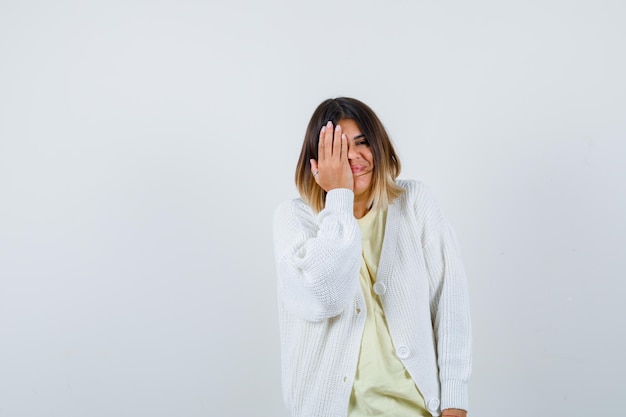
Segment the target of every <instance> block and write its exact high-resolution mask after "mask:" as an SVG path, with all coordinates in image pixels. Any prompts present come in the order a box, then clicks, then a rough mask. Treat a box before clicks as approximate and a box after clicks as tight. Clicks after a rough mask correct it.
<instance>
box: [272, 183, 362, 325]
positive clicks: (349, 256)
mask: <svg viewBox="0 0 626 417" xmlns="http://www.w3.org/2000/svg"><path fill="white" fill-rule="evenodd" d="M353 204H354V194H353V192H352V191H351V190H349V189H334V190H331V191H330V192H328V194H327V195H326V205H325V208H324V209H323V210H322V211H321V212H320V213H319V214H317V215H314V214H313V213H312V211H311V210H310V208H309V207H308V206H306V205H305V204H304V203H302V201H300V200H293V201H290V202H286V203H283V204H281V205H280V206H279V207H278V208H277V209H276V211H275V213H274V252H275V258H276V266H277V272H278V292H279V299H280V300H281V301H282V302H283V305H284V307H285V308H286V309H287V310H289V311H290V312H291V313H292V314H295V315H296V316H298V317H300V318H302V319H304V320H308V321H321V320H324V319H327V318H330V317H334V316H336V315H338V314H339V313H340V312H341V311H343V309H344V308H345V307H346V306H347V305H348V304H349V302H350V301H351V300H352V298H353V296H354V294H355V292H356V291H357V289H358V286H359V281H358V271H359V268H360V265H361V258H360V255H361V234H360V230H359V226H358V223H357V221H356V219H355V218H354V214H353Z"/></svg>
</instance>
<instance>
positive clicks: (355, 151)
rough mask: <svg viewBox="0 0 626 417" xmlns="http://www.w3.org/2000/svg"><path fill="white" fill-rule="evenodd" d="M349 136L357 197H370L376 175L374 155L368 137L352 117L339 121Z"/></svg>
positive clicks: (349, 149) (349, 154)
mask: <svg viewBox="0 0 626 417" xmlns="http://www.w3.org/2000/svg"><path fill="white" fill-rule="evenodd" d="M337 124H338V125H339V126H341V130H342V131H343V133H344V134H345V135H346V136H347V137H348V162H350V168H351V169H352V176H353V177H354V195H355V197H364V198H366V197H369V193H370V191H371V188H372V178H373V175H374V155H372V150H371V149H370V146H369V142H368V141H367V138H366V137H365V136H364V135H363V133H362V132H361V129H360V128H359V126H358V125H357V124H356V122H355V121H354V120H352V119H341V120H340V121H339V122H338V123H337Z"/></svg>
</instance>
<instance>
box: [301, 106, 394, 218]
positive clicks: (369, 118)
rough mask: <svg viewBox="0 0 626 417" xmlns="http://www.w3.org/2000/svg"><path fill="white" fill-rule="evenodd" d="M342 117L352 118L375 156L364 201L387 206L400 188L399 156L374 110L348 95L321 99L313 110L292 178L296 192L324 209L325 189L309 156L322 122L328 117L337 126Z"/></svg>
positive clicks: (315, 207)
mask: <svg viewBox="0 0 626 417" xmlns="http://www.w3.org/2000/svg"><path fill="white" fill-rule="evenodd" d="M342 119H352V120H354V122H355V123H356V124H357V125H358V126H359V128H360V129H361V132H362V133H363V134H364V135H365V138H366V139H367V141H368V142H369V146H370V149H371V152H372V156H373V158H374V171H373V175H372V192H371V194H370V199H369V201H368V203H367V204H368V207H371V208H372V209H379V208H381V209H383V208H386V207H387V206H388V205H389V204H390V203H391V202H393V200H394V199H395V198H396V197H398V196H399V195H400V194H402V192H403V190H402V189H401V188H400V187H398V186H397V185H396V183H395V180H396V178H397V177H398V175H399V174H400V160H399V159H398V155H397V154H396V151H395V150H394V148H393V145H392V143H391V139H390V138H389V135H388V134H387V131H386V130H385V127H384V126H383V124H382V122H381V121H380V119H379V118H378V116H376V113H374V111H373V110H372V109H371V108H370V107H369V106H367V105H366V104H365V103H363V102H361V101H359V100H357V99H354V98H350V97H338V98H331V99H327V100H324V101H323V102H322V103H321V104H320V105H319V106H318V107H317V109H315V111H314V112H313V116H311V120H310V121H309V125H308V126H307V128H306V133H305V135H304V142H303V144H302V150H301V151H300V158H299V159H298V165H297V167H296V175H295V180H296V187H297V188H298V192H299V193H300V196H301V197H302V199H303V200H304V201H305V202H306V203H307V204H308V205H309V206H311V208H312V209H313V210H314V211H315V212H320V211H322V210H323V209H324V206H325V204H326V191H324V189H323V188H322V187H320V186H319V185H318V184H317V183H316V182H315V178H313V174H312V173H311V162H310V159H315V160H318V155H317V152H318V141H319V133H320V129H321V128H322V126H324V125H325V124H326V123H327V122H328V121H329V120H330V121H331V122H332V123H333V125H335V126H336V125H337V123H338V122H339V121H340V120H342Z"/></svg>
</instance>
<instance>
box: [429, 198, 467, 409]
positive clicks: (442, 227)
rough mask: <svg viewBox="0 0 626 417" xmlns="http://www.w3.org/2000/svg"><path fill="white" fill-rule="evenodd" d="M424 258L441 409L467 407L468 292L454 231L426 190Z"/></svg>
mask: <svg viewBox="0 0 626 417" xmlns="http://www.w3.org/2000/svg"><path fill="white" fill-rule="evenodd" d="M427 195H428V199H429V200H430V201H429V202H428V203H427V204H426V205H427V206H428V207H429V210H428V211H427V212H428V215H427V216H426V219H427V222H428V223H429V224H428V225H426V230H427V233H426V235H425V238H426V240H425V243H424V248H423V249H424V257H425V260H426V266H427V268H428V274H429V279H430V288H431V295H430V308H431V314H432V320H433V329H434V332H435V337H436V343H437V357H438V365H439V380H440V384H441V409H442V410H443V409H446V408H460V409H463V410H468V382H469V378H470V374H471V368H472V357H471V355H472V339H471V321H470V310H469V294H468V293H469V291H468V286H467V279H466V276H465V270H464V268H463V262H462V259H461V252H460V248H459V243H458V240H457V237H456V234H455V232H454V230H453V228H452V226H451V225H450V223H449V221H448V219H447V218H446V217H445V216H444V215H443V213H442V212H441V210H440V208H439V206H438V205H437V203H436V202H435V200H434V198H433V197H432V193H431V192H430V191H427Z"/></svg>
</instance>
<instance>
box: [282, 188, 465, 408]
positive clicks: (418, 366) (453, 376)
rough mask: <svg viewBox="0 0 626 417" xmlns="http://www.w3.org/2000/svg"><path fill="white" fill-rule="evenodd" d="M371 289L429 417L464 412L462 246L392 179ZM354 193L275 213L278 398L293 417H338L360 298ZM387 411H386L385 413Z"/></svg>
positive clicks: (432, 206)
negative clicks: (393, 191)
mask: <svg viewBox="0 0 626 417" xmlns="http://www.w3.org/2000/svg"><path fill="white" fill-rule="evenodd" d="M397 184H398V185H399V186H400V187H402V188H403V189H404V190H405V192H404V193H403V194H402V195H401V196H400V197H398V198H397V199H396V200H395V201H394V202H393V203H392V204H391V205H390V206H389V208H388V212H387V222H386V226H385V236H384V240H383V247H382V253H381V256H380V262H379V265H378V274H377V277H376V283H375V285H374V291H375V292H376V293H377V294H378V295H379V297H380V299H381V302H382V306H383V309H384V311H385V316H386V319H387V324H388V326H389V332H390V334H391V338H392V341H393V343H394V347H395V349H396V354H397V356H398V358H399V359H400V360H401V361H402V363H403V364H404V366H405V367H406V369H407V371H408V372H409V374H410V375H411V377H412V378H413V380H414V381H415V383H416V385H417V387H418V388H419V390H420V392H421V393H422V395H423V396H424V399H425V401H426V405H427V407H428V409H429V411H430V412H431V414H433V415H434V416H436V415H439V414H440V413H441V410H442V409H446V408H461V409H465V410H467V409H468V388H467V385H468V381H469V377H470V373H471V345H472V342H471V328H470V315H469V299H468V289H467V282H466V278H465V272H464V269H463V264H462V261H461V256H460V251H459V245H458V243H457V239H456V236H455V233H454V231H453V229H452V228H451V226H450V224H449V223H448V221H447V220H446V218H445V216H444V215H443V213H442V211H441V210H440V208H439V206H438V204H437V202H436V200H435V198H434V196H433V193H432V192H431V190H430V189H429V188H428V187H427V186H426V185H425V184H423V183H421V182H419V181H412V180H411V181H407V180H398V181H397ZM353 199H354V194H353V192H352V191H351V190H348V189H334V190H331V191H330V192H329V193H328V194H327V196H326V205H325V208H324V209H323V210H322V211H321V212H320V213H318V214H315V213H314V212H313V211H312V210H311V208H310V207H309V206H308V205H307V204H305V203H304V202H303V201H302V200H301V199H299V198H298V199H293V200H290V201H286V202H284V203H282V204H281V205H279V206H278V207H277V209H276V211H275V213H274V249H275V257H276V265H277V273H278V285H277V290H278V294H277V295H278V313H279V325H280V336H281V365H282V383H283V398H284V401H285V405H286V407H287V409H288V410H289V412H290V415H291V417H345V416H346V415H347V412H348V402H349V399H350V394H351V390H352V384H353V381H354V376H355V372H356V368H357V361H358V358H359V350H360V343H361V336H362V334H363V327H364V325H365V314H366V308H365V299H364V297H363V294H362V292H361V289H360V285H359V268H360V265H361V236H360V230H359V226H358V223H357V221H356V219H355V218H354V214H353V203H354V201H353ZM389 415H393V410H390V411H389Z"/></svg>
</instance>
